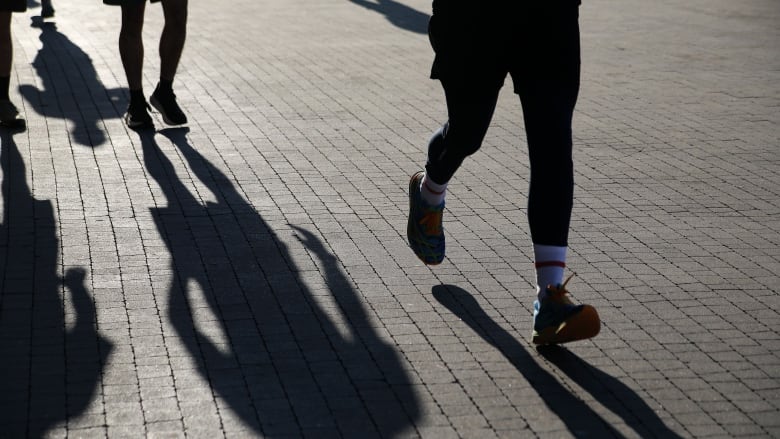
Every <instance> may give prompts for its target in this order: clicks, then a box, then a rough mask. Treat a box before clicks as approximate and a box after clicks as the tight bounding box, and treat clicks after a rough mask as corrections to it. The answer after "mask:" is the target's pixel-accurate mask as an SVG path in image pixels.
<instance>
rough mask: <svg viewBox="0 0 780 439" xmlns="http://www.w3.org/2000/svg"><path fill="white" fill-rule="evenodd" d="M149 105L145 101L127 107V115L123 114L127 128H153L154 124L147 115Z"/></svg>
mask: <svg viewBox="0 0 780 439" xmlns="http://www.w3.org/2000/svg"><path fill="white" fill-rule="evenodd" d="M150 109H151V107H149V104H147V103H146V101H142V102H140V103H133V102H131V103H130V106H128V107H127V113H125V123H127V127H128V128H133V129H137V128H154V122H153V121H152V116H151V115H149V110H150Z"/></svg>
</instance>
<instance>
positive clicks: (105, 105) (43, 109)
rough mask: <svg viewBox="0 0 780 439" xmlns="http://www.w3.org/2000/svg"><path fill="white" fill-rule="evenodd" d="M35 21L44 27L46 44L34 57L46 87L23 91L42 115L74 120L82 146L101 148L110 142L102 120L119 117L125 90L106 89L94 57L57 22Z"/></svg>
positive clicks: (73, 130) (27, 86)
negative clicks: (72, 39) (100, 78)
mask: <svg viewBox="0 0 780 439" xmlns="http://www.w3.org/2000/svg"><path fill="white" fill-rule="evenodd" d="M37 18H38V19H34V20H33V26H34V27H39V28H40V29H41V36H40V40H41V43H43V46H42V47H41V49H40V50H39V51H38V53H37V54H36V56H35V59H34V60H33V63H32V65H33V68H35V72H36V73H37V74H38V77H39V78H40V79H41V82H42V87H43V89H42V90H38V88H37V87H35V86H34V85H30V84H22V85H20V86H19V92H20V93H21V94H22V96H23V97H24V99H25V100H26V101H27V102H28V103H29V104H30V106H32V108H33V109H34V110H35V111H36V112H37V113H38V114H40V115H42V116H45V117H50V118H58V119H67V120H69V121H70V122H71V125H72V128H71V132H70V135H71V139H72V140H73V141H75V142H76V143H78V144H80V145H85V146H91V147H98V146H100V145H102V144H104V143H105V142H106V135H105V132H104V131H103V127H102V122H103V120H105V119H115V118H119V117H121V116H120V113H119V112H117V108H119V107H120V106H121V105H123V104H124V98H123V97H122V92H121V89H113V90H106V88H105V87H104V86H103V84H102V83H101V82H100V80H99V79H98V75H97V72H96V71H95V67H94V66H93V64H92V59H91V58H90V57H89V55H87V54H86V53H85V52H84V51H83V50H81V48H80V47H79V46H77V45H76V44H73V42H72V41H70V39H69V38H68V37H67V36H66V35H64V34H62V33H60V32H59V31H58V30H57V25H56V24H55V23H44V22H43V21H42V20H40V17H37Z"/></svg>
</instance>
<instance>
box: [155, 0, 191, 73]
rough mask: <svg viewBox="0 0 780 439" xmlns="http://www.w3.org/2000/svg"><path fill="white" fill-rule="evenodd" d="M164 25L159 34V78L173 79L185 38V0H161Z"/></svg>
mask: <svg viewBox="0 0 780 439" xmlns="http://www.w3.org/2000/svg"><path fill="white" fill-rule="evenodd" d="M162 7H163V14H164V15H165V26H164V27H163V31H162V35H161V36H160V78H161V79H163V80H167V81H173V78H174V76H176V70H177V69H178V67H179V60H180V59H181V54H182V52H183V51H184V42H185V41H186V39H187V0H162Z"/></svg>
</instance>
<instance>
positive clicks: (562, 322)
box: [531, 274, 601, 344]
mask: <svg viewBox="0 0 780 439" xmlns="http://www.w3.org/2000/svg"><path fill="white" fill-rule="evenodd" d="M573 276H574V275H573V274H572V275H570V276H569V277H568V278H567V279H566V281H565V282H564V283H563V284H560V285H558V286H556V287H553V286H548V287H547V297H546V298H544V299H543V300H542V301H541V302H540V301H538V300H537V301H535V302H534V331H533V335H532V338H531V341H532V342H533V343H534V344H558V343H566V342H570V341H577V340H585V339H587V338H591V337H595V336H596V334H598V333H599V331H600V330H601V320H600V319H599V314H598V312H596V308H594V307H592V306H590V305H575V304H573V303H572V302H571V300H569V298H568V297H566V294H568V291H567V290H566V284H567V283H569V280H571V278H572V277H573Z"/></svg>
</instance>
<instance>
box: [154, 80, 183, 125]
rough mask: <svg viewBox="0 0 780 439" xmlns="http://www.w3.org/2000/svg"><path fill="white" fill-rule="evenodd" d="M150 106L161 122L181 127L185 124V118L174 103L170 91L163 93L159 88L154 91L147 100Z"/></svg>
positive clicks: (173, 96)
mask: <svg viewBox="0 0 780 439" xmlns="http://www.w3.org/2000/svg"><path fill="white" fill-rule="evenodd" d="M149 102H151V104H152V106H153V107H154V108H156V109H157V111H159V112H160V114H161V115H162V118H163V121H165V123H167V124H168V125H182V124H185V123H187V116H186V115H185V114H184V112H183V111H181V108H180V107H179V104H177V103H176V95H175V94H173V92H172V91H167V92H163V91H161V90H160V89H159V88H157V89H155V90H154V93H152V96H151V97H150V98H149Z"/></svg>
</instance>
